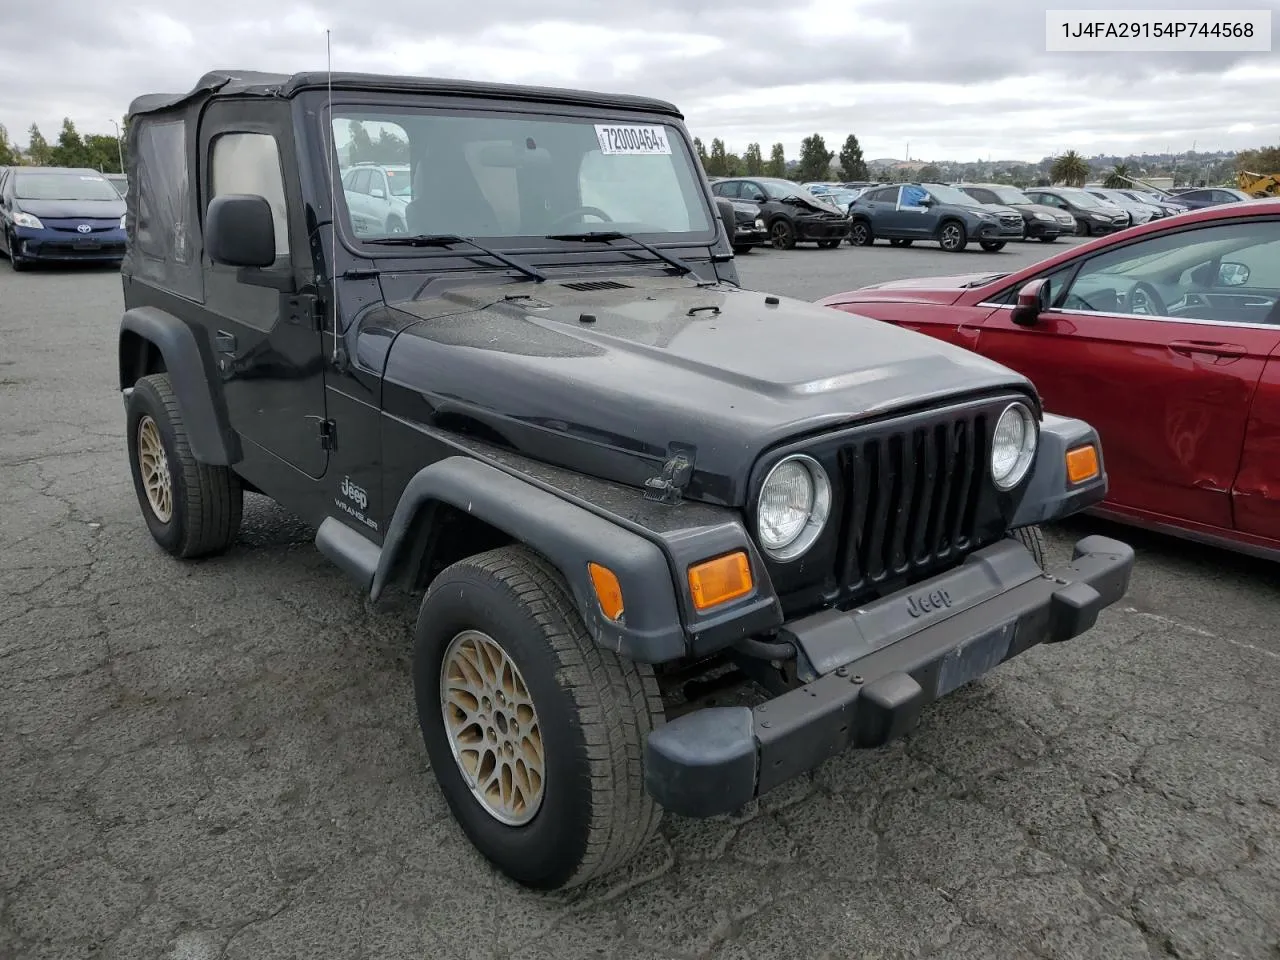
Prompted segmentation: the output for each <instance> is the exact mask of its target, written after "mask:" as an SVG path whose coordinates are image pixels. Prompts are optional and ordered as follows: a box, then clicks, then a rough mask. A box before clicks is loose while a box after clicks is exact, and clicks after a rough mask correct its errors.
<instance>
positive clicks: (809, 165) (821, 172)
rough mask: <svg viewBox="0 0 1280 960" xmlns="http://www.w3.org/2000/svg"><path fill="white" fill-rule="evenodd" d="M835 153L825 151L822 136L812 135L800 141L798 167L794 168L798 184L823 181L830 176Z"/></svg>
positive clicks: (818, 134) (825, 143) (824, 142)
mask: <svg viewBox="0 0 1280 960" xmlns="http://www.w3.org/2000/svg"><path fill="white" fill-rule="evenodd" d="M834 157H835V153H834V152H832V151H831V150H828V149H827V142H826V141H825V140H823V139H822V134H820V133H814V134H811V135H809V136H807V137H805V138H804V139H803V140H801V141H800V165H799V166H798V167H797V168H796V179H797V180H799V181H800V182H802V183H803V182H805V181H808V180H825V179H827V177H828V176H829V175H830V174H831V161H832V159H833V158H834Z"/></svg>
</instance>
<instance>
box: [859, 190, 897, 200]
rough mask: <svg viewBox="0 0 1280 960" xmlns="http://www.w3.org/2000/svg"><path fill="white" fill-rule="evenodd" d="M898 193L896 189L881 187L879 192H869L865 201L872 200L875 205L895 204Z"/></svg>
mask: <svg viewBox="0 0 1280 960" xmlns="http://www.w3.org/2000/svg"><path fill="white" fill-rule="evenodd" d="M898 192H899V191H898V188H897V187H881V188H880V189H879V190H873V191H871V193H870V194H868V195H867V199H868V200H874V201H875V202H876V203H897V202H898Z"/></svg>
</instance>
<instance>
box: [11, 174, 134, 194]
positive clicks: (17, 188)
mask: <svg viewBox="0 0 1280 960" xmlns="http://www.w3.org/2000/svg"><path fill="white" fill-rule="evenodd" d="M13 195H14V196H15V197H16V198H17V199H19V200H119V199H120V192H119V191H118V190H116V188H115V187H113V186H112V185H111V184H110V183H109V182H108V181H107V180H106V179H105V178H103V177H100V176H98V175H97V174H88V173H83V174H81V173H19V174H16V175H15V176H14V178H13Z"/></svg>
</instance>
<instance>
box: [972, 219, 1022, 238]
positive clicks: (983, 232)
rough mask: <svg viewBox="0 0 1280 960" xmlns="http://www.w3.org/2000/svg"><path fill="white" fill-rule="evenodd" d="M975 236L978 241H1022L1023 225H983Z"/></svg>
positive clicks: (980, 225)
mask: <svg viewBox="0 0 1280 960" xmlns="http://www.w3.org/2000/svg"><path fill="white" fill-rule="evenodd" d="M973 236H974V237H975V238H976V239H978V240H1021V239H1022V223H1021V222H1019V223H1018V224H1016V225H1013V224H1010V225H1005V224H1003V223H981V224H979V225H978V228H977V230H975V231H974V234H973Z"/></svg>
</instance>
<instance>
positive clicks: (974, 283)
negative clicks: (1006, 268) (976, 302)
mask: <svg viewBox="0 0 1280 960" xmlns="http://www.w3.org/2000/svg"><path fill="white" fill-rule="evenodd" d="M1008 275H1009V274H1007V273H989V274H987V275H986V276H985V277H978V278H977V279H976V280H970V281H969V282H968V283H964V284H961V286H962V287H965V288H968V287H981V286H983V285H984V284H988V283H995V281H997V280H999V279H1000V278H1001V277H1007V276H1008Z"/></svg>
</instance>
